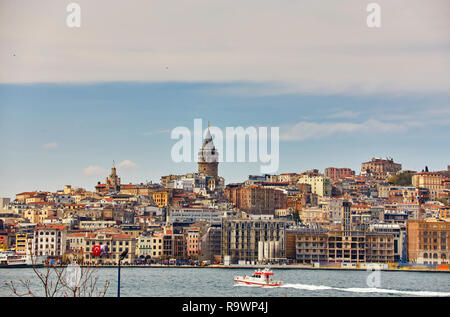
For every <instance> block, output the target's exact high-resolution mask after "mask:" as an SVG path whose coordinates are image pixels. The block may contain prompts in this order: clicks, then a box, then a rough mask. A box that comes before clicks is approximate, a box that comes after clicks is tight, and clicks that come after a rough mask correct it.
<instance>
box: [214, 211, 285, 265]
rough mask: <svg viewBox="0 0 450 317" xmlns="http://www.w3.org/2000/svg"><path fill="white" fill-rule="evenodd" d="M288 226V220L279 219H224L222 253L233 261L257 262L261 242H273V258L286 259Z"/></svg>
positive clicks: (277, 259) (276, 259) (275, 259)
mask: <svg viewBox="0 0 450 317" xmlns="http://www.w3.org/2000/svg"><path fill="white" fill-rule="evenodd" d="M286 227H287V222H286V221H284V220H278V219H223V220H222V255H223V257H225V256H230V261H231V263H238V262H239V261H245V262H253V263H255V262H257V261H258V252H259V253H261V252H262V251H261V247H260V245H259V242H273V243H274V246H276V249H275V250H274V254H273V256H272V260H273V261H280V260H282V259H285V258H286V256H285V229H286ZM260 258H261V257H260Z"/></svg>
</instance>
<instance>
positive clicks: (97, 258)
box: [82, 230, 136, 265]
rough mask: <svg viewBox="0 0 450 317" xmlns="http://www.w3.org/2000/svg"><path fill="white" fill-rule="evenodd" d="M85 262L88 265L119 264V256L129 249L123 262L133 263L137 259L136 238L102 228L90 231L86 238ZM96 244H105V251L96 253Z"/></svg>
mask: <svg viewBox="0 0 450 317" xmlns="http://www.w3.org/2000/svg"><path fill="white" fill-rule="evenodd" d="M84 242H85V243H84V246H83V247H82V250H83V263H84V264H87V265H105V264H106V265H117V264H118V263H119V256H120V255H121V254H122V252H124V251H128V254H127V256H126V257H125V258H124V259H123V260H122V264H125V265H126V264H133V263H134V262H135V259H136V239H134V238H132V237H131V236H129V235H127V234H123V233H117V232H114V231H109V230H101V231H96V232H91V233H88V234H87V236H86V237H85V238H84ZM94 246H100V247H102V246H103V250H104V252H102V253H101V254H100V255H96V254H95V252H94Z"/></svg>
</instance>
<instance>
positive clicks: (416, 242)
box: [407, 219, 450, 264]
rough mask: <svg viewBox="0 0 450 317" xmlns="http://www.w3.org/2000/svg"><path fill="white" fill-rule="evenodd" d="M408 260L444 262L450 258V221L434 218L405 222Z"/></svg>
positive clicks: (427, 262) (429, 262) (422, 262)
mask: <svg viewBox="0 0 450 317" xmlns="http://www.w3.org/2000/svg"><path fill="white" fill-rule="evenodd" d="M407 239H408V261H409V262H412V263H418V264H445V263H447V264H448V263H449V258H450V222H448V221H443V220H436V219H425V220H410V221H408V223H407Z"/></svg>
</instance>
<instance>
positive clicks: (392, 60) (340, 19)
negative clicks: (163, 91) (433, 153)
mask: <svg viewBox="0 0 450 317" xmlns="http://www.w3.org/2000/svg"><path fill="white" fill-rule="evenodd" d="M77 3H79V4H80V6H81V28H79V29H70V28H68V27H67V26H66V25H65V17H66V16H67V14H68V13H67V12H66V10H65V9H66V5H67V3H65V2H64V1H62V2H61V1H51V0H41V1H17V0H3V1H2V4H1V10H0V12H1V19H0V21H1V22H0V40H1V46H2V47H4V48H5V49H4V50H3V51H2V52H0V65H2V72H1V73H0V82H3V83H17V82H18V83H23V82H61V81H64V82H93V81H164V82H168V81H189V82H193V81H201V82H224V81H231V82H236V81H245V82H258V83H260V82H271V83H275V84H274V88H273V89H276V90H277V91H283V92H319V93H323V92H326V93H340V92H346V93H377V92H434V91H440V92H446V91H448V87H449V86H450V76H449V72H448V71H447V70H448V69H449V68H450V59H449V47H450V38H449V36H448V30H449V29H450V19H448V17H449V11H450V2H449V1H448V0H433V1H423V0H398V1H390V0H377V3H379V4H380V6H381V10H382V27H381V28H379V29H369V28H368V27H367V26H366V17H367V15H368V12H366V5H367V4H368V2H364V1H360V0H346V1H334V0H329V1H325V0H323V1H291V0H279V1H269V0H246V1H244V2H242V1H237V0H235V1H233V0H215V1H210V0H179V1H177V4H176V5H173V3H171V1H166V0H153V1H147V0H140V1H138V0H130V1H115V2H114V3H111V1H108V0H97V1H89V0H78V1H77ZM13 55H15V56H13ZM255 92H256V91H255Z"/></svg>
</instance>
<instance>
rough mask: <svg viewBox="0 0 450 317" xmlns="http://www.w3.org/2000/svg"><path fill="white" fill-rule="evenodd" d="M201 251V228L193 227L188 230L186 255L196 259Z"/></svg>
mask: <svg viewBox="0 0 450 317" xmlns="http://www.w3.org/2000/svg"><path fill="white" fill-rule="evenodd" d="M199 251H200V228H199V227H195V226H191V227H189V228H187V229H186V255H187V257H188V258H196V257H197V256H198V255H199V253H200V252H199Z"/></svg>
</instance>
